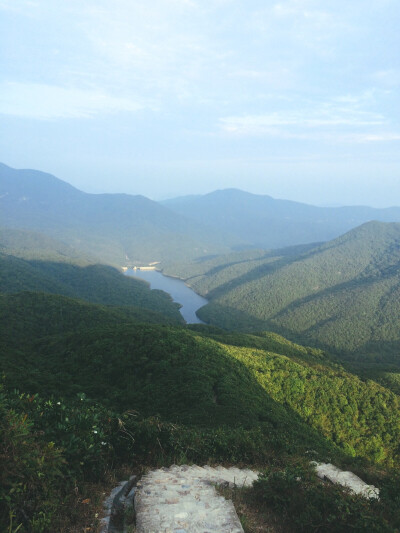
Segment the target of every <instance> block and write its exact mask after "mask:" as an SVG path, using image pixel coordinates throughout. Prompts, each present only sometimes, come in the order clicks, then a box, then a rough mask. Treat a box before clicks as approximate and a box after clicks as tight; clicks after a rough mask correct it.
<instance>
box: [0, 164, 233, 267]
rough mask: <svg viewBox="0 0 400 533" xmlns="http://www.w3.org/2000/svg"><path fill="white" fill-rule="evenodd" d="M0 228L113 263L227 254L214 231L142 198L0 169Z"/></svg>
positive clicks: (31, 173)
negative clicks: (32, 233) (50, 240)
mask: <svg viewBox="0 0 400 533" xmlns="http://www.w3.org/2000/svg"><path fill="white" fill-rule="evenodd" d="M0 210H1V215H0V216H1V218H0V226H7V227H10V228H14V229H26V230H30V231H37V232H41V233H45V234H47V235H50V236H52V237H54V238H56V239H59V240H62V241H64V242H66V243H68V244H70V245H72V246H74V247H75V248H76V249H78V250H80V251H83V252H85V253H86V254H87V253H89V254H92V255H93V256H95V257H97V258H98V259H101V260H103V261H107V262H110V263H112V264H120V265H121V264H126V263H127V262H129V261H131V262H135V261H138V262H140V261H142V262H149V261H161V260H165V259H166V258H170V257H175V258H177V259H179V258H186V257H197V256H200V255H207V254H212V253H216V252H221V251H224V250H227V247H226V246H225V245H224V244H223V242H222V240H220V241H219V242H218V240H217V238H214V237H213V236H210V235H211V234H210V232H209V231H207V230H205V229H204V228H201V227H199V226H198V224H196V223H194V222H191V221H189V220H187V219H185V218H184V217H182V216H180V215H177V214H175V213H173V212H172V211H170V210H169V209H167V208H165V207H163V206H161V205H159V204H158V203H156V202H153V201H152V200H149V199H148V198H145V197H143V196H130V195H126V194H87V193H84V192H81V191H79V190H78V189H75V188H74V187H72V186H71V185H69V184H68V183H65V182H64V181H61V180H59V179H57V178H55V177H54V176H51V175H50V174H45V173H43V172H38V171H35V170H14V169H11V168H9V167H7V166H6V165H0Z"/></svg>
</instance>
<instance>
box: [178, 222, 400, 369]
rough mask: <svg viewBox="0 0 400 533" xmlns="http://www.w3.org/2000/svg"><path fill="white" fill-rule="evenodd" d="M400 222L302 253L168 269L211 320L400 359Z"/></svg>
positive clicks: (366, 228) (360, 354) (344, 353)
mask: <svg viewBox="0 0 400 533" xmlns="http://www.w3.org/2000/svg"><path fill="white" fill-rule="evenodd" d="M399 264H400V224H383V223H378V222H371V223H368V224H364V225H363V226H360V227H359V228H356V229H355V230H352V231H350V232H349V233H347V234H345V235H343V236H342V237H339V238H338V239H335V240H334V241H331V242H328V243H326V244H324V245H322V246H319V247H315V248H314V249H311V250H308V251H306V252H304V251H303V252H302V253H300V254H297V255H296V254H295V255H293V254H290V253H289V252H287V253H285V251H284V250H281V251H276V252H275V253H272V252H269V253H267V252H266V253H264V255H262V254H261V253H258V255H256V254H255V253H254V252H250V253H248V257H247V259H246V253H243V252H242V253H241V254H237V255H236V256H232V255H229V256H226V257H225V261H224V259H223V258H221V257H219V258H216V259H210V260H208V261H199V262H196V263H193V264H188V265H186V266H181V267H177V268H176V269H175V268H172V269H171V268H170V269H168V273H174V270H176V273H177V274H178V275H179V276H181V277H182V278H184V279H185V280H187V282H189V283H190V284H191V285H192V287H193V288H194V289H195V290H196V291H197V292H199V293H200V294H202V295H204V296H206V297H207V298H208V299H209V300H210V303H209V304H208V305H206V306H205V307H203V308H202V309H200V310H199V313H198V314H199V317H200V318H201V319H202V320H204V321H206V322H207V323H210V324H213V325H216V326H219V327H223V328H226V329H235V330H237V329H240V330H242V331H260V330H271V331H275V332H277V333H280V334H282V335H284V336H285V337H288V338H290V339H292V340H296V341H297V342H301V343H302V344H310V345H313V346H319V347H321V348H323V349H329V350H330V351H332V352H335V353H336V354H338V355H340V356H341V357H346V358H347V359H349V358H351V359H352V360H354V359H359V358H360V359H363V360H365V359H366V358H367V359H369V358H373V359H375V360H377V361H385V362H392V363H394V362H396V361H397V362H398V352H399V348H400V336H399V328H398V321H399V317H400V273H399Z"/></svg>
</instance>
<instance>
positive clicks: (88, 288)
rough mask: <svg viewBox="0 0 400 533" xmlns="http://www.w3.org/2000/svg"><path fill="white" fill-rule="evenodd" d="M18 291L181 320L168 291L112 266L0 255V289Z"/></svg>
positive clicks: (4, 291) (0, 290)
mask: <svg viewBox="0 0 400 533" xmlns="http://www.w3.org/2000/svg"><path fill="white" fill-rule="evenodd" d="M20 291H41V292H46V293H51V294H59V295H63V296H69V297H72V298H79V299H81V300H86V301H88V302H92V303H97V304H106V305H117V306H135V308H138V307H140V308H143V309H146V310H150V311H154V312H156V313H163V314H164V315H166V317H168V318H170V319H172V320H174V321H176V322H178V323H179V322H181V323H182V322H183V319H182V316H181V314H180V312H179V304H176V303H174V302H173V301H172V298H171V297H170V295H169V294H167V293H165V292H163V291H159V290H150V287H149V285H148V284H147V283H145V282H143V281H141V280H137V279H133V278H131V277H128V276H124V275H123V274H121V273H120V272H118V271H117V270H116V269H115V268H112V267H109V266H105V265H89V266H86V267H81V266H78V265H74V264H67V263H59V262H58V263H57V262H46V261H25V260H23V259H19V258H16V257H13V256H10V255H4V254H3V255H2V254H0V292H2V293H5V294H11V293H17V292H20Z"/></svg>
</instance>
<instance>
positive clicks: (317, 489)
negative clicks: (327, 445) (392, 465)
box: [253, 465, 400, 533]
mask: <svg viewBox="0 0 400 533" xmlns="http://www.w3.org/2000/svg"><path fill="white" fill-rule="evenodd" d="M384 483H385V482H384ZM393 483H394V484H395V485H396V489H398V481H397V478H396V475H393V476H388V478H387V479H386V484H387V485H388V486H389V485H392V484H393ZM253 490H254V492H255V494H256V496H257V498H258V499H259V501H260V503H261V504H267V505H268V506H270V507H271V508H272V509H274V510H275V511H276V512H277V513H279V514H280V516H283V518H284V520H285V521H286V524H287V525H288V526H289V527H291V528H292V529H293V531H295V532H310V533H313V532H314V533H317V532H318V531H321V527H322V528H323V531H325V532H327V533H342V532H344V531H356V532H357V531H358V532H360V533H364V532H365V531H368V532H371V533H386V532H387V533H389V532H391V533H393V532H395V531H398V527H399V526H400V505H399V502H398V501H397V502H394V500H393V494H389V493H388V492H387V491H385V490H384V491H383V492H381V497H380V500H367V499H366V498H363V497H361V496H356V495H353V494H351V493H350V492H349V491H348V490H346V489H344V488H343V487H341V486H340V485H331V484H324V485H323V484H322V483H321V482H320V481H319V480H318V479H317V477H316V475H315V473H314V471H313V470H312V467H311V466H309V465H296V466H293V465H289V466H286V467H285V468H283V469H277V468H274V467H272V468H270V469H269V470H268V471H267V472H266V473H265V474H263V475H261V476H260V477H259V479H258V481H257V482H256V483H255V486H254V489H253Z"/></svg>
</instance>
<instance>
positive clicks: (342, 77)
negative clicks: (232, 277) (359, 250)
mask: <svg viewBox="0 0 400 533" xmlns="http://www.w3.org/2000/svg"><path fill="white" fill-rule="evenodd" d="M399 15H400V6H399V3H398V0H351V1H349V0H347V1H344V0H335V1H331V0H281V1H280V0H277V1H268V0H264V1H257V0H246V1H240V0H152V1H151V2H149V1H145V0H112V1H111V0H93V1H92V0H80V1H78V0H0V67H1V68H0V120H1V129H0V160H1V161H2V162H4V163H6V164H9V165H10V166H14V167H17V168H36V169H39V170H44V171H48V172H51V173H53V174H55V175H56V176H58V177H60V178H62V179H64V180H66V181H68V182H70V183H72V184H73V185H75V186H77V187H78V188H80V189H82V190H85V191H88V192H127V193H133V194H144V195H146V196H149V197H151V198H154V199H162V198H168V197H173V196H178V195H184V194H192V193H200V194H201V193H206V192H209V191H211V190H214V189H221V188H226V187H238V188H241V189H244V190H248V191H251V192H255V193H262V194H269V195H271V196H274V197H277V198H288V199H293V200H299V201H305V202H308V203H314V204H320V205H338V204H369V205H376V206H387V205H400V150H399V148H400V97H399V89H400V53H399V52H400V34H399V31H398V28H399V27H400V20H399V19H400V17H399Z"/></svg>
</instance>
